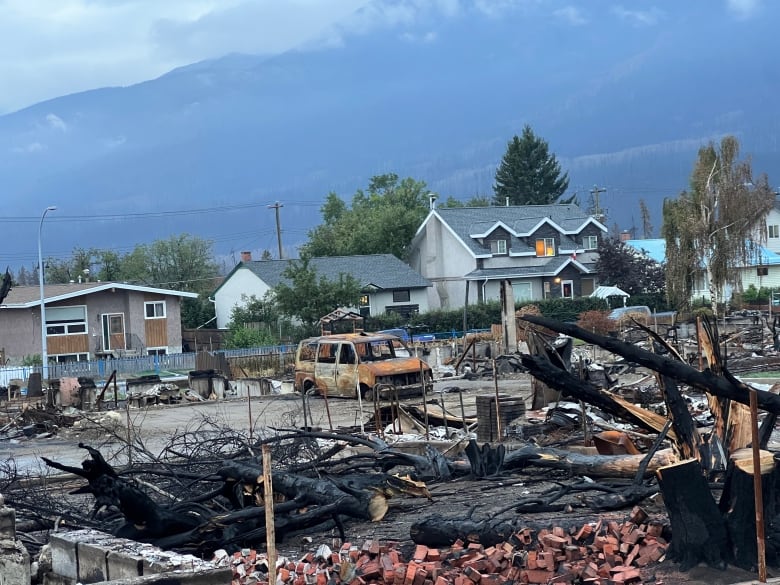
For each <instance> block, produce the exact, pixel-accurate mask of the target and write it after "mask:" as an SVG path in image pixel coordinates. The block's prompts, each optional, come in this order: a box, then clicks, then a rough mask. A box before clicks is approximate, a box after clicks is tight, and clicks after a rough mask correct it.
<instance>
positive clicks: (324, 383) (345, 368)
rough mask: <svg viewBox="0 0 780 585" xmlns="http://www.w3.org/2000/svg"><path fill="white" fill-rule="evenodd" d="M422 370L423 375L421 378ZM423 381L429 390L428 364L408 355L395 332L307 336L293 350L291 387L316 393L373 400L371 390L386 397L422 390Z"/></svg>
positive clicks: (418, 393) (417, 392) (430, 383)
mask: <svg viewBox="0 0 780 585" xmlns="http://www.w3.org/2000/svg"><path fill="white" fill-rule="evenodd" d="M421 375H422V379H421ZM423 384H425V386H426V388H427V391H430V390H432V389H433V374H432V372H431V368H430V366H429V365H428V364H426V363H425V362H424V361H422V360H421V359H419V358H416V357H411V353H410V352H409V348H408V347H407V346H406V345H405V344H404V343H403V342H402V341H401V340H400V339H399V338H398V337H396V336H394V335H388V334H382V333H347V334H341V335H325V336H322V337H310V338H308V339H304V340H303V341H301V342H300V343H299V344H298V351H297V353H296V355H295V389H296V390H297V391H298V392H307V391H309V390H311V389H314V388H316V390H317V392H318V393H320V394H326V393H327V395H328V396H343V397H347V398H357V393H358V391H360V393H361V396H362V397H363V398H365V399H369V400H371V399H372V398H373V396H374V391H375V390H378V391H379V392H380V395H381V396H389V395H390V393H391V392H395V391H398V395H399V396H412V395H422V390H423Z"/></svg>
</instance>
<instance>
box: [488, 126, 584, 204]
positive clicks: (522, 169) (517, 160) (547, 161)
mask: <svg viewBox="0 0 780 585" xmlns="http://www.w3.org/2000/svg"><path fill="white" fill-rule="evenodd" d="M568 186H569V175H568V173H562V172H561V165H560V163H559V162H558V159H557V158H556V157H555V155H554V154H552V153H551V152H550V150H549V145H548V144H547V141H546V140H543V139H542V138H540V137H538V136H536V134H534V132H533V130H531V127H530V126H528V125H526V126H525V127H524V128H523V133H522V135H521V136H517V135H515V136H514V137H512V140H510V141H509V143H508V144H507V147H506V153H505V154H504V158H503V159H501V164H500V165H499V166H498V170H497V171H496V181H495V184H494V185H493V191H494V193H495V196H494V198H493V202H494V203H495V205H506V200H507V198H508V199H509V203H510V205H546V204H549V203H555V202H556V201H558V199H559V198H560V197H561V195H563V193H564V192H565V191H566V189H567V188H568ZM572 199H573V198H572ZM566 202H569V201H566Z"/></svg>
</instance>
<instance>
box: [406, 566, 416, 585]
mask: <svg viewBox="0 0 780 585" xmlns="http://www.w3.org/2000/svg"><path fill="white" fill-rule="evenodd" d="M416 574H417V565H415V564H413V563H409V564H408V565H407V566H406V575H405V576H404V585H412V583H413V582H414V577H415V575H416Z"/></svg>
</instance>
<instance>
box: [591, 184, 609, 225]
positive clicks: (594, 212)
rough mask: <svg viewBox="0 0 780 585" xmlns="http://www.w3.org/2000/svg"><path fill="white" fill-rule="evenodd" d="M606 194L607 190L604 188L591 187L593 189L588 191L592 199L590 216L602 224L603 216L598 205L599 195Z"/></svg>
mask: <svg viewBox="0 0 780 585" xmlns="http://www.w3.org/2000/svg"><path fill="white" fill-rule="evenodd" d="M606 192H607V189H606V188H605V187H601V188H599V186H598V185H593V189H591V190H590V195H591V197H592V198H593V209H592V211H591V214H592V215H593V217H595V218H596V219H597V220H598V221H600V222H602V223H603V222H604V219H605V214H604V212H602V210H601V206H600V205H599V195H600V194H601V193H606Z"/></svg>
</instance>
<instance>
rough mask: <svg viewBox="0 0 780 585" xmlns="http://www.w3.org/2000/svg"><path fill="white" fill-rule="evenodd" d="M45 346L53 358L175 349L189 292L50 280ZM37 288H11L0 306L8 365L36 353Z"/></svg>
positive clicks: (38, 325) (0, 345)
mask: <svg viewBox="0 0 780 585" xmlns="http://www.w3.org/2000/svg"><path fill="white" fill-rule="evenodd" d="M44 295H45V297H46V331H47V334H46V345H47V350H48V355H49V359H50V360H51V361H56V362H68V361H84V360H89V359H95V358H100V357H109V356H111V357H122V356H137V355H152V354H166V353H180V352H181V350H182V341H181V299H182V298H196V297H197V296H198V295H196V294H194V293H189V292H182V291H175V290H167V289H160V288H151V287H146V286H136V285H132V284H122V283H118V282H87V283H70V284H49V285H46V287H45V289H44ZM40 305H41V299H40V289H39V288H38V287H35V286H20V287H15V288H12V289H11V292H10V293H9V294H8V296H7V297H6V299H5V301H4V302H3V304H1V305H0V349H3V350H4V354H5V357H6V360H7V361H8V363H16V362H19V361H21V360H22V359H23V358H24V357H25V356H29V355H40V353H41V310H40Z"/></svg>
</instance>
